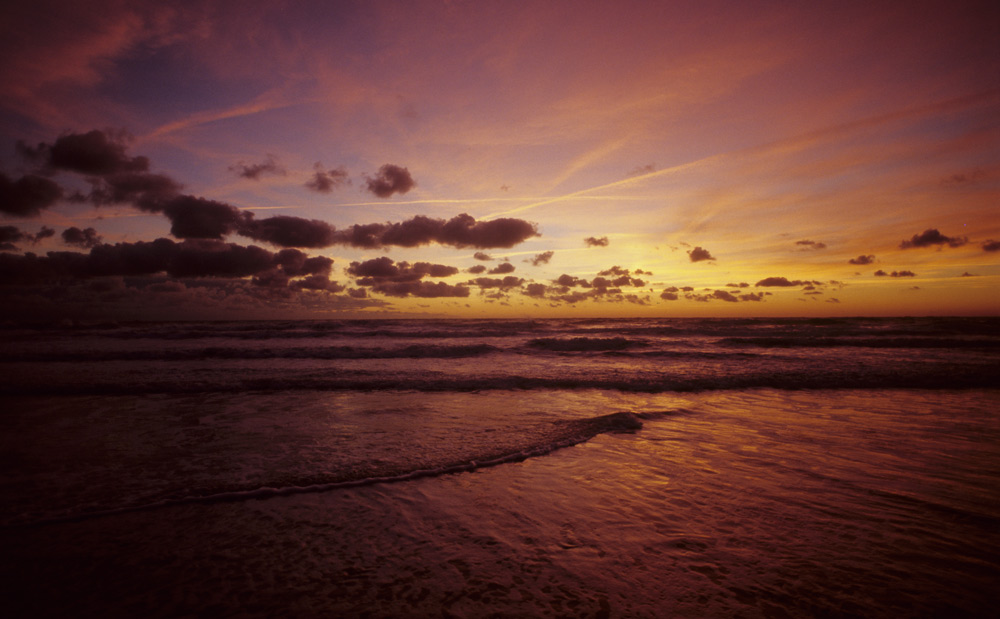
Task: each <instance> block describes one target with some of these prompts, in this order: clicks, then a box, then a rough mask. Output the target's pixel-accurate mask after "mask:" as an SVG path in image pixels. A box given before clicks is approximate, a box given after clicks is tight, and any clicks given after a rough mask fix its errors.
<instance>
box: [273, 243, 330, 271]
mask: <svg viewBox="0 0 1000 619" xmlns="http://www.w3.org/2000/svg"><path fill="white" fill-rule="evenodd" d="M274 263H275V264H277V265H279V266H280V267H281V269H282V270H283V271H284V272H285V274H286V275H289V276H291V277H296V276H303V275H310V276H313V275H329V274H330V270H331V269H332V268H333V260H331V259H330V258H327V257H326V256H314V257H312V258H310V257H309V256H307V255H306V254H304V253H302V252H301V251H299V250H297V249H283V250H281V251H279V252H278V253H277V254H275V256H274Z"/></svg>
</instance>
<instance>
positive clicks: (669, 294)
mask: <svg viewBox="0 0 1000 619" xmlns="http://www.w3.org/2000/svg"><path fill="white" fill-rule="evenodd" d="M660 298H661V299H663V300H664V301H676V300H677V288H673V287H671V288H667V289H666V290H664V291H663V292H661V293H660Z"/></svg>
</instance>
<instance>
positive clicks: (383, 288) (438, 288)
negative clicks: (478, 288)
mask: <svg viewBox="0 0 1000 619" xmlns="http://www.w3.org/2000/svg"><path fill="white" fill-rule="evenodd" d="M373 290H375V291H376V292H380V293H382V294H384V295H386V296H389V297H411V296H412V297H420V298H424V299H432V298H440V297H467V296H469V289H468V288H466V287H465V286H463V285H461V284H456V285H451V284H446V283H445V282H424V281H415V282H398V283H394V282H387V283H379V284H376V285H375V286H374V287H373Z"/></svg>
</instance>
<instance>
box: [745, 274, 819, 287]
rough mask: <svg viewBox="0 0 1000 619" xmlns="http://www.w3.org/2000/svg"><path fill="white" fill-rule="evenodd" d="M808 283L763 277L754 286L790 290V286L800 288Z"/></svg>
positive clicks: (785, 278) (784, 278) (783, 278)
mask: <svg viewBox="0 0 1000 619" xmlns="http://www.w3.org/2000/svg"><path fill="white" fill-rule="evenodd" d="M808 283H809V282H804V281H802V280H798V279H796V280H792V281H789V280H788V278H787V277H765V278H764V279H762V280H760V281H759V282H757V283H756V284H754V286H757V287H761V286H768V287H779V288H790V287H792V286H802V285H805V284H808Z"/></svg>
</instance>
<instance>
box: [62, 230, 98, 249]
mask: <svg viewBox="0 0 1000 619" xmlns="http://www.w3.org/2000/svg"><path fill="white" fill-rule="evenodd" d="M62 240H63V243H66V244H67V245H77V246H79V247H84V248H86V249H90V248H92V247H95V246H97V245H100V244H101V237H100V235H99V234H97V230H94V229H93V228H86V229H83V230H81V229H80V228H77V227H76V226H73V227H71V228H66V229H65V230H63V231H62Z"/></svg>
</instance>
